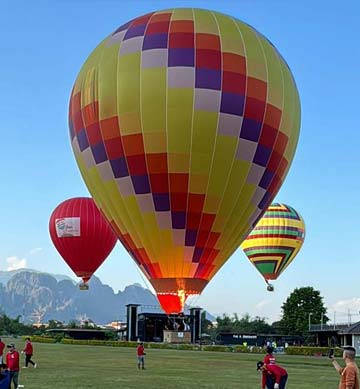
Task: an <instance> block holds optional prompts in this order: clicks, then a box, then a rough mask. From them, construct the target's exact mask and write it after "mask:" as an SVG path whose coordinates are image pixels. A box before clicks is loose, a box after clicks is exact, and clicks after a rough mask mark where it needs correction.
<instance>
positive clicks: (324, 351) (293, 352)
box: [285, 346, 342, 357]
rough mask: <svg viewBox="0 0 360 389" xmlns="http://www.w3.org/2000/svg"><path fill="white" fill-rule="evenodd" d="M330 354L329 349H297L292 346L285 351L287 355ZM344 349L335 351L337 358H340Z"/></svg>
mask: <svg viewBox="0 0 360 389" xmlns="http://www.w3.org/2000/svg"><path fill="white" fill-rule="evenodd" d="M328 352H329V347H306V346H304V347H295V346H290V347H287V348H286V349H285V354H287V355H306V356H326V355H327V354H328ZM341 355H342V349H341V348H336V349H335V356H336V357H340V356H341Z"/></svg>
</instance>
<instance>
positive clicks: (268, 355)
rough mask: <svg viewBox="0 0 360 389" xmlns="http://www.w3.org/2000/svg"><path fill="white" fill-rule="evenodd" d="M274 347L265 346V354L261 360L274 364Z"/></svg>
mask: <svg viewBox="0 0 360 389" xmlns="http://www.w3.org/2000/svg"><path fill="white" fill-rule="evenodd" d="M273 352H274V348H273V347H271V346H268V347H266V355H265V357H264V360H263V362H264V363H265V365H275V364H276V358H275V357H274V355H273Z"/></svg>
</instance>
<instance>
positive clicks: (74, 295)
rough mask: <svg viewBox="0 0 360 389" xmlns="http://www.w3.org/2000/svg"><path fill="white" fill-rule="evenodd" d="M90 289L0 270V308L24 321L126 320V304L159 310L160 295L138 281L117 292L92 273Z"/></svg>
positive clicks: (68, 280)
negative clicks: (83, 289) (157, 296)
mask: <svg viewBox="0 0 360 389" xmlns="http://www.w3.org/2000/svg"><path fill="white" fill-rule="evenodd" d="M89 286H90V288H89V290H87V291H81V290H79V287H78V285H76V284H75V282H74V281H73V280H72V279H71V278H69V277H67V276H61V275H52V274H48V273H41V272H39V271H36V270H29V269H26V270H24V269H22V270H16V271H0V309H1V310H2V311H3V312H4V313H5V314H6V315H8V316H9V317H17V316H19V315H20V316H21V319H22V321H23V322H25V323H30V322H42V323H46V322H47V321H48V320H60V321H62V322H65V323H68V322H69V321H71V320H81V319H84V318H88V319H91V320H92V321H94V322H95V323H98V324H105V323H109V322H111V321H115V320H120V321H125V320H126V304H131V303H134V304H141V305H142V306H143V309H144V308H145V307H146V311H158V312H160V307H159V305H158V301H157V298H156V297H155V295H154V294H153V293H151V291H150V290H148V289H145V288H143V287H142V286H140V285H139V284H133V285H129V286H126V287H125V289H124V290H123V291H119V292H117V293H115V292H114V290H113V289H112V288H111V287H110V286H108V285H105V284H103V283H102V282H101V281H100V279H99V278H97V277H96V276H93V277H92V278H91V280H90V282H89Z"/></svg>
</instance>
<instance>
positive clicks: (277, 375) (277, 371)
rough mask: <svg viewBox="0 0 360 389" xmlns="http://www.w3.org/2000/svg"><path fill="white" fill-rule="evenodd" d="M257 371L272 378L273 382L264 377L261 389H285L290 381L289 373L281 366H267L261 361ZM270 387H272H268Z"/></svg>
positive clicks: (257, 365)
mask: <svg viewBox="0 0 360 389" xmlns="http://www.w3.org/2000/svg"><path fill="white" fill-rule="evenodd" d="M256 370H260V371H261V372H262V373H264V372H265V373H266V375H269V376H271V378H272V381H271V382H270V381H268V380H266V378H265V380H264V375H263V376H262V382H261V388H262V389H265V388H266V387H267V388H268V389H285V387H286V382H287V379H288V373H287V371H286V370H285V369H284V368H282V367H281V366H279V365H266V364H265V363H264V362H263V361H259V362H258V363H257V364H256ZM268 385H270V386H268Z"/></svg>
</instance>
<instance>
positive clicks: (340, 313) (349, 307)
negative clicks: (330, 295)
mask: <svg viewBox="0 0 360 389" xmlns="http://www.w3.org/2000/svg"><path fill="white" fill-rule="evenodd" d="M328 316H329V318H330V320H331V321H332V322H333V321H335V322H336V323H348V322H352V323H354V322H357V321H359V318H360V297H353V298H351V299H348V300H339V301H336V302H335V303H334V304H332V305H331V306H329V309H328Z"/></svg>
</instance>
